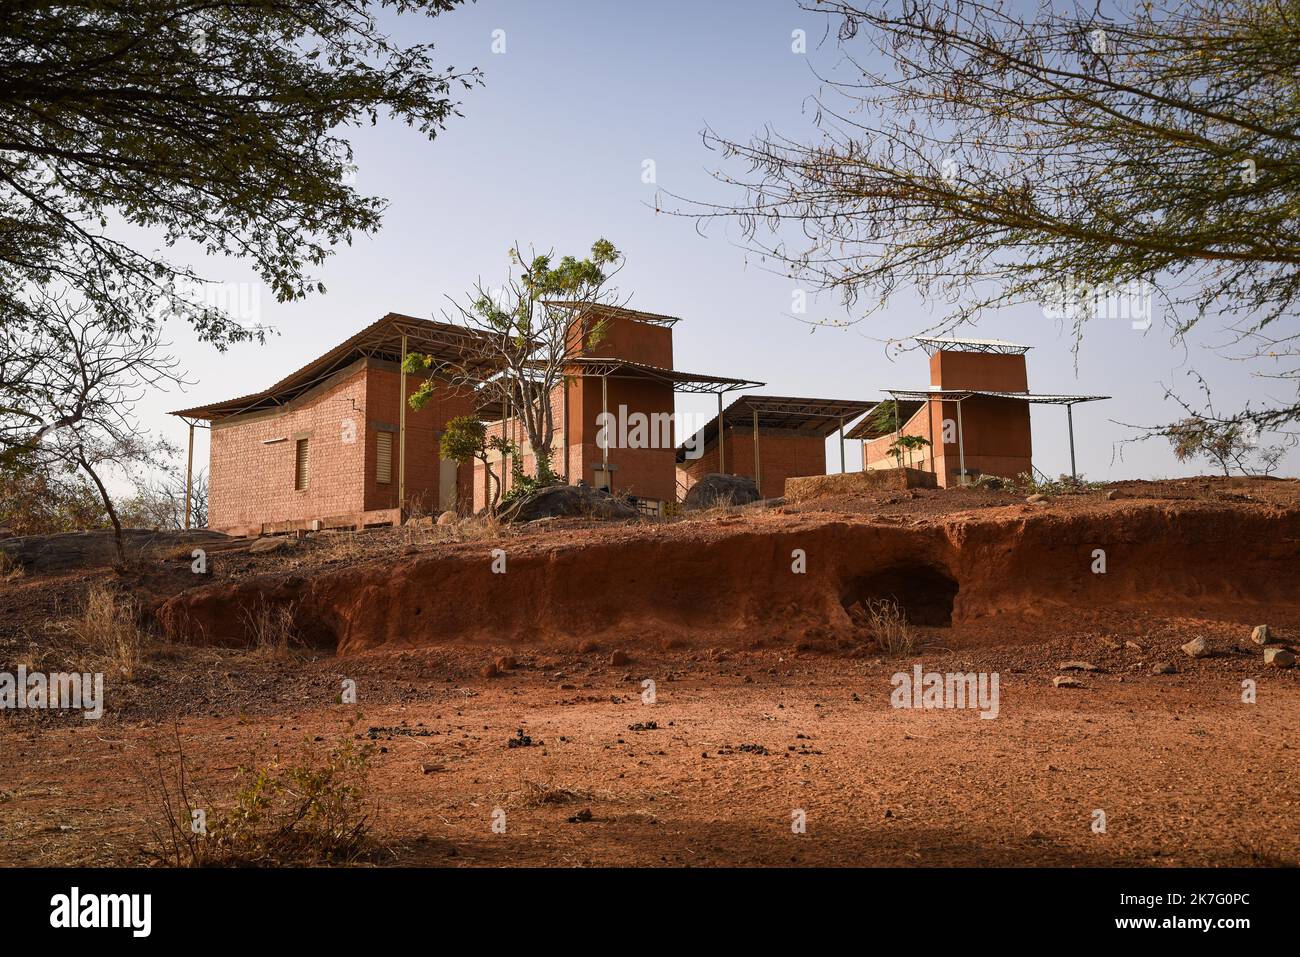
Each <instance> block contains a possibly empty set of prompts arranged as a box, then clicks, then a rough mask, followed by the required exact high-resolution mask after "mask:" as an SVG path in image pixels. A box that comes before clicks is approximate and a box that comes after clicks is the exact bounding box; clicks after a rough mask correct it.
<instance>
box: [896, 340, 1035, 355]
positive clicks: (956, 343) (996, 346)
mask: <svg viewBox="0 0 1300 957" xmlns="http://www.w3.org/2000/svg"><path fill="white" fill-rule="evenodd" d="M916 341H917V342H918V343H920V345H921V348H922V349H924V350H925V351H926V353H927V354H928V355H934V354H935V353H936V352H983V353H985V354H987V355H998V356H1022V355H1024V354H1025V353H1026V352H1028V351H1029V350H1030V349H1031V348H1033V347H1032V346H1022V345H1021V344H1020V343H1018V342H1007V341H1005V340H1003V339H957V338H953V337H951V336H917V337H916Z"/></svg>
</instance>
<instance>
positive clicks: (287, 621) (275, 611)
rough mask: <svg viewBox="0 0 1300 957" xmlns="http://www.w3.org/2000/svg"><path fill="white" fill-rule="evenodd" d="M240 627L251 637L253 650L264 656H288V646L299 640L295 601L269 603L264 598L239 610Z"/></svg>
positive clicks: (273, 657)
mask: <svg viewBox="0 0 1300 957" xmlns="http://www.w3.org/2000/svg"><path fill="white" fill-rule="evenodd" d="M240 615H241V616H242V617H243V619H244V629H245V631H246V632H247V633H248V635H249V637H250V638H251V639H252V644H253V653H254V654H257V655H261V656H262V657H264V658H270V659H273V660H282V659H284V658H287V657H288V656H289V651H290V648H291V647H292V646H294V645H297V644H300V642H299V640H298V627H297V605H295V604H294V603H293V602H290V603H289V604H287V605H271V604H269V603H267V602H266V601H265V600H263V601H261V602H260V603H259V604H258V605H257V606H256V607H255V608H252V609H248V608H245V609H243V610H242V611H241V612H240Z"/></svg>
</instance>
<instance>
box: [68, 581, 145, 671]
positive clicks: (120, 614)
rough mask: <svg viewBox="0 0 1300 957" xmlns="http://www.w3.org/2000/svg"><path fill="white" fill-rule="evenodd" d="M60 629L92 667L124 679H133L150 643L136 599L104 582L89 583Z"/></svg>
mask: <svg viewBox="0 0 1300 957" xmlns="http://www.w3.org/2000/svg"><path fill="white" fill-rule="evenodd" d="M59 630H60V631H62V632H63V633H64V634H68V635H71V636H72V638H73V639H74V640H75V641H76V643H77V644H78V645H79V648H78V650H79V651H81V652H82V654H83V655H84V656H85V657H86V659H87V661H88V663H89V664H91V665H92V669H91V670H95V671H104V672H111V673H113V674H117V675H120V676H122V677H123V678H125V679H126V680H127V681H131V680H133V679H134V678H135V674H136V670H137V669H138V668H139V667H140V662H141V660H142V658H143V654H144V648H145V646H146V645H147V644H148V643H149V636H148V634H147V633H146V632H145V631H144V630H143V629H142V628H141V627H140V610H139V607H138V606H137V604H136V602H135V600H134V599H133V598H131V597H130V596H129V595H124V594H122V593H120V592H119V591H117V590H116V589H115V588H113V587H112V586H111V585H110V584H108V583H107V582H92V583H91V584H90V586H89V587H88V588H87V589H86V595H85V598H84V599H83V600H82V603H81V607H80V609H79V611H78V613H77V614H76V615H75V616H73V617H71V618H67V619H64V620H63V621H62V622H61V623H60V627H59Z"/></svg>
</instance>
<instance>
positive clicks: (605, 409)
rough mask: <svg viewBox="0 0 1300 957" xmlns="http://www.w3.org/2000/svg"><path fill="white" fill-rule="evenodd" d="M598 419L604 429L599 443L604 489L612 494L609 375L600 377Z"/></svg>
mask: <svg viewBox="0 0 1300 957" xmlns="http://www.w3.org/2000/svg"><path fill="white" fill-rule="evenodd" d="M600 421H601V423H602V425H603V427H604V429H605V441H604V442H602V443H600V444H601V449H600V465H601V471H603V472H604V473H605V486H606V491H608V492H609V493H610V494H611V495H612V494H614V480H613V479H612V478H610V475H609V376H606V375H602V376H601V377H600Z"/></svg>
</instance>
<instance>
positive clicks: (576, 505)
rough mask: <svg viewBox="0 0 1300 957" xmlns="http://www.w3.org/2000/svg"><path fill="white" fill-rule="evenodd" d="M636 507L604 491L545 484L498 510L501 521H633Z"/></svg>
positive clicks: (582, 486) (578, 486)
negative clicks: (586, 519) (588, 519)
mask: <svg viewBox="0 0 1300 957" xmlns="http://www.w3.org/2000/svg"><path fill="white" fill-rule="evenodd" d="M638 514H640V513H639V512H637V510H636V508H635V507H633V506H632V505H630V504H628V503H627V502H625V501H623V500H622V499H619V498H615V497H614V496H613V495H610V494H609V493H608V492H606V491H605V490H604V489H598V488H590V487H588V486H585V485H548V486H547V487H546V488H539V489H537V490H536V491H534V492H528V493H526V494H524V495H521V496H520V497H519V498H517V499H515V500H514V501H513V502H511V503H510V504H509V505H507V506H505V507H504V508H503V509H502V510H501V516H500V517H501V520H502V521H503V522H535V521H537V520H538V519H540V518H561V517H569V518H603V519H622V518H636V517H637V515H638Z"/></svg>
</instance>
